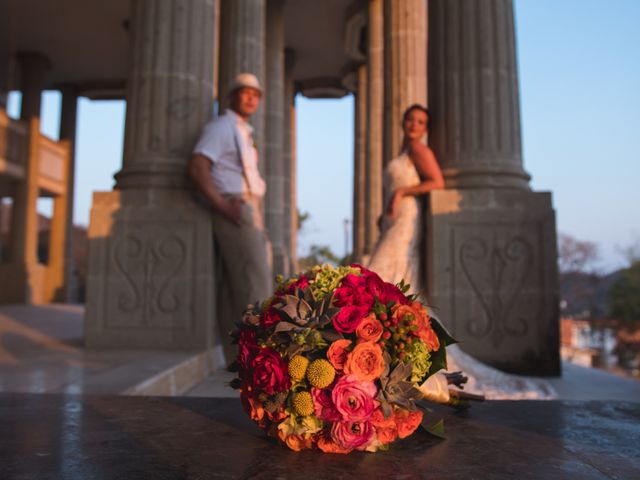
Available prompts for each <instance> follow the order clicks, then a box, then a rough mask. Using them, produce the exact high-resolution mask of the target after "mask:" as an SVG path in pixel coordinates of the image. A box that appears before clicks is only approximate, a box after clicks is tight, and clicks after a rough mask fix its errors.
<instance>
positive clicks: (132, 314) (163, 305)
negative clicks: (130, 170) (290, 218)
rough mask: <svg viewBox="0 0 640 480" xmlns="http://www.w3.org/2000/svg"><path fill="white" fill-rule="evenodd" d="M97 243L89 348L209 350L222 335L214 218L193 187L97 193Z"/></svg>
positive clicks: (93, 233)
mask: <svg viewBox="0 0 640 480" xmlns="http://www.w3.org/2000/svg"><path fill="white" fill-rule="evenodd" d="M89 242H90V243H89V245H90V257H89V276H88V278H87V283H88V295H87V304H86V323H85V338H86V342H87V346H88V347H109V348H166V349H203V348H207V347H209V346H211V344H212V342H215V341H216V340H217V341H218V342H219V341H220V339H217V338H214V333H215V331H214V325H213V320H214V312H215V310H214V305H213V299H214V278H213V273H212V272H213V266H214V265H213V255H212V243H213V241H212V236H211V220H210V216H209V214H208V212H207V211H205V210H204V209H202V208H200V207H198V206H197V205H195V204H194V203H193V201H192V199H191V196H190V194H189V193H188V192H186V191H183V190H178V189H176V190H167V191H164V192H162V193H161V194H158V192H152V191H151V192H150V191H146V192H145V191H135V190H123V191H113V192H98V193H95V194H94V197H93V207H92V209H91V226H90V228H89ZM223 341H226V339H224V340H223Z"/></svg>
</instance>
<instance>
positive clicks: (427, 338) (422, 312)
mask: <svg viewBox="0 0 640 480" xmlns="http://www.w3.org/2000/svg"><path fill="white" fill-rule="evenodd" d="M411 308H412V309H413V311H414V313H415V320H416V325H417V326H418V330H417V331H416V335H417V336H418V337H419V338H420V340H422V341H423V342H424V343H425V344H426V345H427V347H429V350H430V351H432V352H435V351H437V350H439V349H440V340H439V339H438V335H436V332H435V331H434V330H433V327H431V319H430V318H429V314H428V313H427V309H426V308H425V307H424V305H422V304H421V303H420V302H413V303H412V304H411Z"/></svg>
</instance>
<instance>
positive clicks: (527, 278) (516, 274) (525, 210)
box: [426, 189, 560, 375]
mask: <svg viewBox="0 0 640 480" xmlns="http://www.w3.org/2000/svg"><path fill="white" fill-rule="evenodd" d="M426 223H427V232H426V238H427V257H426V259H427V284H428V292H429V299H428V300H429V303H430V304H431V305H432V306H433V308H434V312H435V313H436V315H437V316H438V317H439V318H441V319H442V321H443V323H444V324H445V325H446V326H447V328H448V329H449V330H450V331H451V334H452V335H453V336H454V337H455V338H456V339H457V340H458V341H459V342H460V347H461V348H462V349H463V350H464V351H465V352H467V353H469V354H470V355H473V356H474V357H475V358H477V359H478V360H480V361H482V362H484V363H486V364H488V365H491V366H493V367H496V368H499V369H501V370H504V371H506V372H511V373H517V374H523V375H559V374H560V354H559V350H560V345H559V308H558V300H559V293H558V275H557V264H556V261H557V255H556V230H555V213H554V210H553V208H552V204H551V194H550V193H548V192H539V193H538V192H536V193H534V192H526V191H515V190H489V189H485V190H480V189H478V190H442V191H435V192H432V193H431V195H430V201H429V208H428V210H427V222H426Z"/></svg>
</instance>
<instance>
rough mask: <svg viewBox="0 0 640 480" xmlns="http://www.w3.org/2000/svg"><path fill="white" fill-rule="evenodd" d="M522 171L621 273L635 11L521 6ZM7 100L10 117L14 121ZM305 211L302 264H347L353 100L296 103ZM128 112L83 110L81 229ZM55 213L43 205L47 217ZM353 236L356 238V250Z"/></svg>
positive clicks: (638, 169) (631, 141)
mask: <svg viewBox="0 0 640 480" xmlns="http://www.w3.org/2000/svg"><path fill="white" fill-rule="evenodd" d="M514 8H515V14H516V36H517V56H518V68H519V71H518V73H519V82H520V107H521V122H522V144H523V159H524V167H525V170H527V172H528V173H529V174H530V175H531V176H532V181H531V186H532V188H533V189H534V191H551V192H552V194H553V205H554V208H555V210H556V219H557V229H558V232H561V233H566V234H569V235H571V236H573V237H575V238H577V239H580V240H587V241H591V242H595V243H596V244H597V245H598V246H599V248H600V252H601V258H600V262H599V265H598V266H599V267H600V268H601V269H602V270H603V271H610V270H613V269H616V268H619V267H621V266H623V265H624V263H625V259H624V257H623V256H622V255H621V254H620V253H619V249H620V248H623V247H625V246H628V245H630V244H631V243H633V242H640V212H639V210H640V208H639V207H640V189H639V188H638V182H639V180H640V135H639V133H640V132H639V131H638V130H639V128H638V127H639V126H640V81H639V80H638V79H640V54H639V53H638V46H640V29H638V28H637V22H638V18H640V1H638V0H515V1H514ZM18 103H19V94H15V93H13V94H11V95H10V97H9V108H8V110H9V114H10V115H14V116H15V115H17V113H18V111H19V107H18ZM296 106H297V119H296V120H297V158H298V206H299V209H300V210H301V211H303V212H308V213H309V214H310V220H309V221H308V223H307V225H305V228H304V230H303V231H302V232H301V233H300V237H299V245H300V249H299V250H300V253H302V254H304V253H306V252H307V251H308V248H309V247H310V246H311V245H313V244H315V245H328V246H330V247H331V249H332V250H333V251H334V252H335V253H337V254H339V255H343V254H344V253H345V228H344V221H345V219H349V220H350V219H351V216H352V188H353V187H352V186H353V107H354V105H353V98H352V97H351V96H348V97H345V98H343V99H340V100H309V99H305V98H303V97H301V96H298V98H297V103H296ZM59 108H60V95H59V94H58V93H56V92H46V93H45V95H44V100H43V111H42V123H43V126H42V129H43V132H44V133H45V134H46V135H49V136H51V137H53V138H57V131H58V123H59ZM124 113H125V107H124V102H121V101H120V102H114V101H109V102H107V101H101V102H93V101H89V100H87V99H81V100H80V102H79V114H78V132H77V147H76V149H77V150H76V154H77V160H76V162H77V163H76V165H77V167H76V168H77V169H76V192H75V205H76V208H75V214H74V220H75V222H76V223H78V224H83V225H88V223H89V211H90V208H91V196H92V192H93V191H105V190H110V189H111V188H112V187H113V174H114V173H115V172H116V171H117V170H118V169H119V168H120V165H121V161H122V160H121V159H122V142H123V135H124ZM49 209H50V202H49V203H47V202H46V201H43V202H41V204H40V210H41V211H43V212H45V213H47V211H48V210H49ZM350 238H351V235H350V233H349V239H350Z"/></svg>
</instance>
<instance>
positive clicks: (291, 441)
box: [280, 434, 313, 452]
mask: <svg viewBox="0 0 640 480" xmlns="http://www.w3.org/2000/svg"><path fill="white" fill-rule="evenodd" d="M283 437H284V438H283ZM280 439H281V440H282V441H283V442H284V443H285V444H286V445H287V447H289V448H290V449H291V450H293V451H294V452H299V451H300V450H307V449H310V448H313V440H312V439H311V437H309V438H305V437H304V436H302V435H294V434H291V435H288V436H286V437H285V436H284V435H282V434H280Z"/></svg>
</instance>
